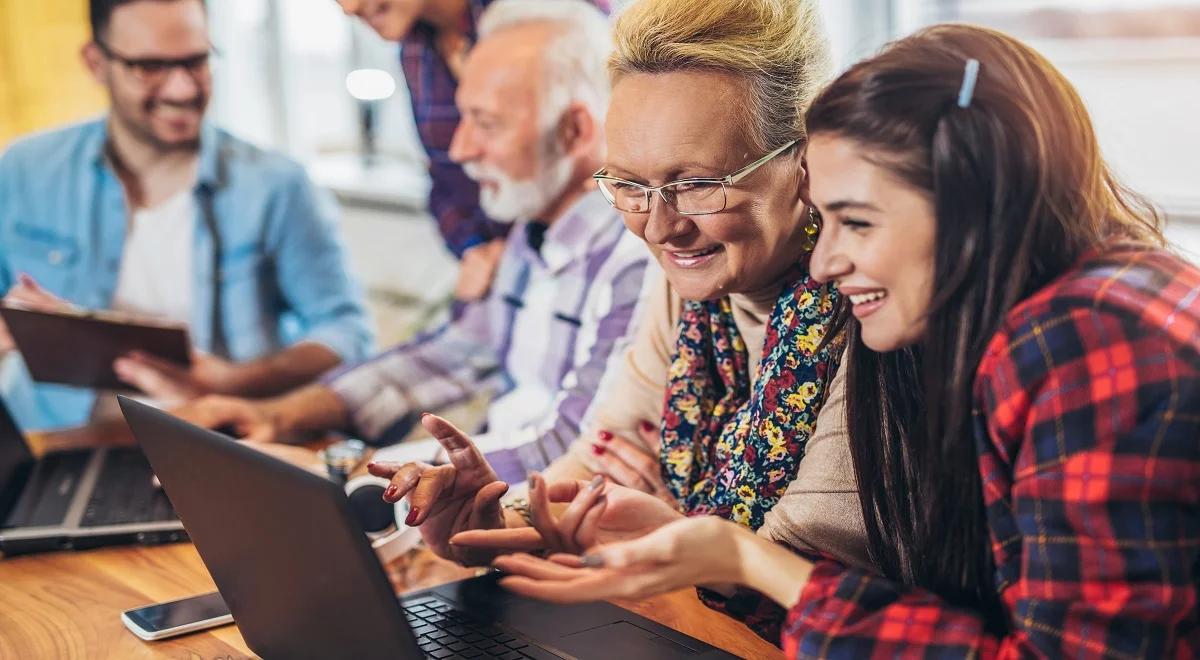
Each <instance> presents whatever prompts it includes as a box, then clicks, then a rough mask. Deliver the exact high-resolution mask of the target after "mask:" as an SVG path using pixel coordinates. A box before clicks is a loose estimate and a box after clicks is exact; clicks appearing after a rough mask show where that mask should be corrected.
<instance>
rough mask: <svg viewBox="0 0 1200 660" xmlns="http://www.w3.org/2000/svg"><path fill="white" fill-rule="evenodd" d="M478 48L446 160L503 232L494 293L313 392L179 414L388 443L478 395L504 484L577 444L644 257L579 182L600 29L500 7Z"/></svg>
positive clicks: (212, 403)
mask: <svg viewBox="0 0 1200 660" xmlns="http://www.w3.org/2000/svg"><path fill="white" fill-rule="evenodd" d="M480 36H481V39H480V42H479V43H478V45H476V46H475V48H474V49H473V50H472V51H471V53H470V55H468V57H467V60H466V62H465V63H464V64H463V71H462V81H461V84H460V85H459V88H458V104H459V108H460V110H461V112H462V117H463V120H462V122H461V123H460V124H459V126H458V129H457V131H456V132H455V136H454V141H453V143H452V144H451V148H450V154H451V156H452V157H453V158H454V159H455V161H456V162H458V163H461V164H462V166H463V167H464V168H465V170H466V172H467V173H468V174H469V175H470V176H471V177H473V178H474V179H476V180H478V181H479V183H480V185H481V188H482V190H483V196H482V202H483V205H484V208H485V210H486V211H487V212H488V214H489V215H490V216H491V217H494V218H500V219H503V220H504V221H507V222H514V223H515V225H514V229H513V231H514V234H513V236H514V237H515V239H514V240H511V241H509V242H508V244H507V246H506V247H505V251H504V254H503V256H502V258H501V260H500V267H499V271H498V273H497V280H496V286H495V287H494V288H493V291H492V293H491V294H490V295H489V296H488V298H487V299H485V300H483V301H481V302H478V303H471V304H469V305H467V306H466V308H465V309H464V311H463V313H462V314H461V315H460V316H459V317H457V318H455V319H453V320H452V321H450V322H449V323H448V324H447V325H445V326H443V327H441V328H440V329H437V330H435V331H433V332H431V333H429V334H426V335H424V336H422V337H419V338H417V339H415V340H413V341H411V342H407V343H404V344H401V345H399V346H397V347H395V348H393V349H391V350H389V351H387V352H385V353H383V354H381V355H379V356H378V357H376V358H374V359H373V360H371V361H369V362H366V363H364V364H361V365H357V366H354V367H350V368H348V369H346V370H343V371H341V372H339V373H336V374H334V375H332V376H331V377H329V378H326V379H325V380H324V381H323V382H322V383H321V384H318V385H313V386H311V387H307V388H303V389H300V390H298V391H296V392H292V393H290V394H288V395H285V396H282V397H279V398H276V399H272V400H269V401H265V402H261V403H254V402H249V401H243V400H236V399H226V398H220V397H215V398H210V399H206V400H201V401H199V402H197V403H196V404H195V405H192V406H188V407H187V408H186V409H184V410H181V411H180V414H181V415H183V416H184V417H187V418H190V419H193V420H194V421H197V422H198V423H202V424H205V425H209V426H219V425H224V424H233V425H235V426H237V427H239V429H240V430H241V431H242V433H243V434H244V435H245V436H246V437H247V438H251V439H257V440H276V439H279V438H281V437H284V436H290V435H293V434H296V433H302V432H305V431H318V430H323V429H344V430H349V431H351V432H353V433H354V434H356V435H359V436H362V437H364V438H366V439H368V440H372V441H375V442H379V443H385V442H396V441H399V440H400V439H402V438H403V436H404V435H405V434H406V433H407V432H408V431H409V430H410V429H411V428H412V427H413V425H414V423H415V422H416V421H417V419H418V415H419V414H420V413H422V412H424V411H426V410H437V409H439V408H444V407H446V406H448V405H451V404H454V403H458V402H461V401H463V400H465V399H467V398H470V397H472V396H474V395H476V394H478V393H483V392H490V393H491V394H492V398H491V401H490V403H489V406H488V410H487V434H486V435H485V436H483V437H481V438H480V446H482V447H483V448H484V450H486V451H488V456H489V459H490V460H491V461H492V463H493V464H494V465H495V466H496V467H497V469H499V470H500V471H501V473H502V474H504V476H505V478H506V479H507V480H510V481H513V482H516V481H522V480H524V478H525V475H526V473H527V472H528V471H529V470H531V469H540V468H542V467H545V466H546V465H547V464H548V463H549V462H550V461H552V460H554V459H555V458H557V457H558V456H560V455H561V454H563V452H565V451H566V449H567V447H568V445H569V444H570V443H571V442H573V441H574V440H575V439H576V438H578V437H579V433H580V425H581V423H582V420H583V415H584V413H585V411H586V410H587V407H588V405H589V404H590V403H591V401H592V399H593V398H594V396H595V393H596V388H597V387H598V385H599V382H600V379H601V376H602V374H603V373H604V371H605V369H606V365H607V363H608V361H609V357H610V355H612V354H613V353H614V352H617V351H618V349H619V348H620V347H622V346H623V345H624V338H625V336H626V334H627V332H628V331H629V329H630V326H631V322H632V318H633V315H634V310H635V308H636V306H637V303H638V300H639V294H640V291H641V287H642V282H643V280H644V274H645V268H646V264H647V262H648V260H649V255H648V254H647V252H646V249H645V246H644V245H642V243H641V241H639V240H638V239H637V237H635V236H633V235H631V234H629V233H628V232H627V231H625V227H624V226H623V225H622V224H621V221H620V217H619V216H618V214H617V212H616V211H615V210H614V209H613V208H612V207H611V206H610V205H609V204H608V202H607V201H605V199H604V196H603V195H602V194H601V192H600V191H599V190H597V189H596V185H595V183H594V182H593V181H592V178H591V176H592V173H593V172H595V171H596V170H597V169H598V168H599V167H600V165H601V163H602V158H603V153H604V131H603V125H602V122H601V119H600V117H601V114H602V112H603V110H604V108H605V107H606V105H607V102H608V79H607V75H606V74H605V70H604V64H605V60H606V58H607V55H608V53H609V51H610V50H611V46H610V40H609V26H608V22H607V20H606V19H605V17H604V15H603V14H602V13H601V12H600V11H598V10H597V9H596V8H595V7H593V6H591V5H590V4H588V3H585V2H582V1H581V0H557V1H555V2H530V1H528V0H499V1H498V2H496V3H494V4H492V5H491V6H490V7H489V8H488V10H487V11H486V12H485V13H484V16H483V17H482V18H481V20H480ZM431 458H432V456H431Z"/></svg>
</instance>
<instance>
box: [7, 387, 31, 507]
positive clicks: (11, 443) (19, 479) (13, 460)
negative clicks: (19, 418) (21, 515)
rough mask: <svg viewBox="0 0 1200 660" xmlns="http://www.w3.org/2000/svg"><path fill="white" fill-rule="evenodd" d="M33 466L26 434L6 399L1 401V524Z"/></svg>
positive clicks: (19, 493)
mask: <svg viewBox="0 0 1200 660" xmlns="http://www.w3.org/2000/svg"><path fill="white" fill-rule="evenodd" d="M32 467H33V456H32V455H31V454H30V453H29V447H27V446H26V445H25V436H23V435H22V434H21V430H20V429H18V428H17V423H16V421H14V420H13V418H12V415H10V414H9V412H8V408H6V407H5V405H4V401H0V525H3V523H4V521H5V520H7V519H8V514H9V511H11V510H12V507H13V505H14V504H16V502H17V498H18V497H20V496H21V490H22V489H24V488H25V480H26V479H28V478H29V472H30V470H31V469H32Z"/></svg>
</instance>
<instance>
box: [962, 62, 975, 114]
mask: <svg viewBox="0 0 1200 660" xmlns="http://www.w3.org/2000/svg"><path fill="white" fill-rule="evenodd" d="M978 80H979V60H977V59H974V58H971V59H969V60H967V68H966V69H965V70H964V71H963V81H962V88H961V89H959V90H958V107H960V108H969V107H971V99H972V98H974V97H975V83H976V82H977V81H978Z"/></svg>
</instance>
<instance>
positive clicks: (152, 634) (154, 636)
mask: <svg viewBox="0 0 1200 660" xmlns="http://www.w3.org/2000/svg"><path fill="white" fill-rule="evenodd" d="M121 621H123V622H125V627H126V628H129V630H130V632H132V633H133V634H135V635H137V636H138V637H141V638H142V639H144V640H146V641H148V642H152V641H155V640H159V639H167V638H168V637H175V636H177V635H184V634H187V633H191V632H196V631H199V630H207V629H208V628H216V627H217V626H223V625H226V624H229V623H233V615H231V614H230V613H229V608H228V607H227V606H226V605H225V601H224V600H223V599H222V598H221V594H219V593H217V592H215V591H214V592H212V593H210V594H201V595H199V596H192V597H191V598H183V599H180V600H173V601H170V602H166V603H155V604H154V605H147V606H145V607H137V608H134V609H132V610H126V611H124V612H122V613H121Z"/></svg>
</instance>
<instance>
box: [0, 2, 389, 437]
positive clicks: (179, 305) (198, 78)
mask: <svg viewBox="0 0 1200 660" xmlns="http://www.w3.org/2000/svg"><path fill="white" fill-rule="evenodd" d="M90 18H91V23H92V34H93V39H92V41H91V42H90V43H88V44H87V45H86V46H85V47H84V49H83V59H84V62H85V64H86V65H87V67H88V69H89V70H90V71H91V73H92V74H93V76H94V77H95V79H96V80H97V81H98V82H99V83H100V84H101V85H103V86H104V87H105V89H106V90H107V92H108V96H109V99H110V102H111V104H110V110H109V112H108V114H107V115H106V116H105V117H104V118H102V119H99V120H96V121H91V122H87V123H84V124H80V125H76V126H72V127H69V128H65V129H61V130H58V131H55V132H51V133H46V134H42V135H38V136H34V137H31V138H28V139H26V140H24V141H22V142H20V143H17V144H14V145H12V147H11V148H10V149H8V151H7V152H6V153H5V154H4V155H3V156H2V157H0V291H7V294H6V297H5V302H7V303H10V304H21V305H25V306H31V307H38V308H59V307H62V306H66V305H75V306H79V307H83V308H90V309H113V310H117V311H122V312H128V313H133V314H137V315H143V316H154V317H157V318H160V319H166V320H170V321H176V322H181V323H186V324H187V325H188V326H189V330H190V334H191V337H192V340H193V341H194V343H195V346H196V351H195V355H194V358H195V359H194V360H193V364H192V366H191V367H190V368H182V367H178V366H175V365H172V364H167V363H162V362H159V361H156V360H154V359H153V358H150V357H147V356H140V355H131V356H129V357H127V358H124V359H121V360H118V362H117V364H116V365H114V368H115V370H116V372H117V374H118V375H119V376H120V377H121V378H122V379H124V380H125V381H126V382H128V383H129V384H130V385H133V386H136V387H138V388H140V389H142V390H143V391H145V392H147V393H149V394H150V395H152V396H154V397H156V398H159V399H161V400H163V401H164V402H167V403H173V402H181V401H184V400H188V399H190V398H193V397H195V396H198V395H201V394H206V393H212V392H223V393H230V394H239V395H247V396H265V395H270V394H275V393H278V392H281V391H284V390H287V389H290V388H292V387H295V386H297V385H300V384H303V383H305V382H309V381H311V380H312V379H313V378H315V377H316V376H318V375H319V374H321V373H323V372H324V371H326V370H328V369H330V368H331V367H333V366H336V365H337V364H339V363H341V362H343V361H356V360H358V359H361V358H362V357H365V356H366V355H367V353H368V351H369V350H370V346H371V343H372V337H371V331H370V328H369V323H368V318H367V315H366V312H365V308H364V304H363V299H362V295H361V292H360V291H359V289H358V287H357V286H356V285H355V284H354V283H353V282H352V281H351V279H350V277H349V276H348V275H347V269H346V261H345V255H344V250H343V247H342V245H341V243H340V241H339V238H338V235H337V230H336V226H335V219H334V217H333V215H332V213H331V211H332V207H331V200H328V199H326V198H322V197H319V195H318V193H317V191H316V190H315V189H314V187H313V186H312V184H311V183H310V182H309V180H308V178H307V177H306V175H305V174H304V171H303V169H302V168H301V167H300V166H299V165H297V164H296V163H294V162H292V161H290V160H287V159H286V158H284V157H282V156H280V155H277V154H273V153H268V152H265V151H262V150H259V149H256V148H255V147H253V146H251V145H249V144H246V143H244V142H242V141H240V140H237V139H235V138H234V137H232V136H231V135H229V134H227V133H225V132H224V131H221V130H219V129H217V128H215V127H213V126H212V125H210V124H208V123H207V122H206V121H205V118H204V117H205V110H206V108H207V106H208V102H209V97H210V94H211V91H212V71H211V59H212V52H211V51H212V46H211V44H210V42H209V38H208V29H207V16H206V12H205V8H204V3H203V2H202V0H92V1H91V3H90ZM6 349H12V344H11V338H9V337H8V336H7V334H6V333H5V332H3V328H0V351H5V350H6ZM0 396H3V398H4V400H5V401H6V403H7V404H8V405H9V407H10V408H12V409H13V412H14V414H15V415H16V417H17V419H18V421H19V422H20V423H21V424H22V425H23V426H24V427H26V428H47V427H57V426H65V425H75V424H80V423H82V422H85V421H86V420H88V418H89V415H90V414H92V413H93V412H96V413H99V412H100V411H99V410H96V405H95V404H96V403H97V397H96V393H95V392H92V391H90V390H82V389H77V388H67V387H60V386H51V385H38V384H34V383H33V382H32V381H31V379H30V376H29V374H28V372H27V370H26V369H25V366H24V362H23V361H22V360H21V359H20V356H19V355H17V354H16V353H15V351H11V350H8V354H7V355H6V356H4V358H3V364H2V365H0ZM105 402H111V399H110V398H109V397H102V398H101V399H100V404H101V406H102V407H103V406H104V405H105Z"/></svg>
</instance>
